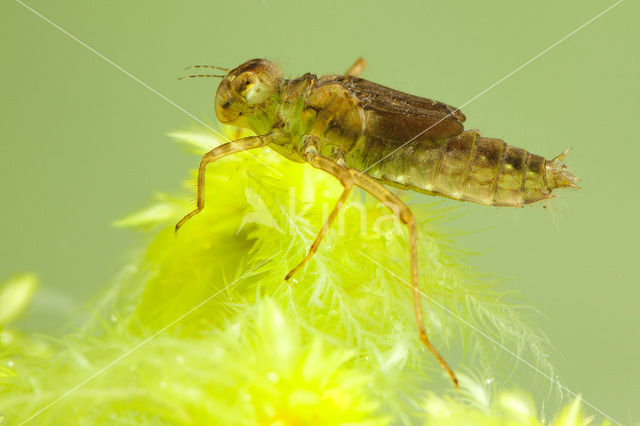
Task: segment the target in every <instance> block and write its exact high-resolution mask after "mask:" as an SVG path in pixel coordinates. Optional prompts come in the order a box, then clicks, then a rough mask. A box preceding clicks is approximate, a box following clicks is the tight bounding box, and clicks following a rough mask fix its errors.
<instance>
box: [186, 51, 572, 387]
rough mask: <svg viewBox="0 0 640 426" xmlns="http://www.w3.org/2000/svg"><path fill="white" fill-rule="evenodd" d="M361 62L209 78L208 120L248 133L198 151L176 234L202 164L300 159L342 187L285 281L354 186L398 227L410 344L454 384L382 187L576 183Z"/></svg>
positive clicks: (506, 197) (268, 65) (545, 193)
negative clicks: (415, 336)
mask: <svg viewBox="0 0 640 426" xmlns="http://www.w3.org/2000/svg"><path fill="white" fill-rule="evenodd" d="M364 65H365V62H364V60H362V59H360V60H358V61H356V63H355V64H354V65H353V66H352V67H351V68H350V69H349V71H347V74H346V75H344V76H339V75H330V76H325V77H320V78H318V77H317V76H316V75H314V74H309V73H307V74H304V75H303V76H301V77H299V78H296V79H293V80H285V79H283V78H282V75H281V72H280V69H279V68H278V66H277V65H275V64H274V63H272V62H269V61H267V60H264V59H253V60H250V61H247V62H245V63H244V64H242V65H240V66H239V67H237V68H235V69H233V70H231V71H228V73H227V74H226V75H216V76H213V77H221V78H222V82H221V83H220V86H219V87H218V91H217V93H216V98H215V110H216V115H217V117H218V119H219V120H220V121H221V122H223V123H228V124H232V125H234V126H238V127H245V128H249V129H251V130H253V131H254V132H255V133H256V136H251V137H248V138H243V139H239V140H236V141H232V142H228V143H226V144H224V145H221V146H219V147H216V148H214V149H213V150H211V151H210V152H208V153H207V154H205V156H204V157H203V158H202V161H201V163H200V168H199V170H198V197H197V200H198V202H197V208H196V209H195V210H194V211H192V212H190V213H189V214H187V215H186V216H185V217H184V218H183V219H182V220H180V222H178V224H177V225H176V231H177V230H178V229H179V228H180V227H181V226H182V225H183V224H184V223H185V222H186V221H187V220H189V219H190V218H191V217H193V216H194V215H196V214H197V213H199V212H200V211H201V210H202V209H203V208H204V185H205V171H206V166H207V164H209V163H211V162H213V161H216V160H217V159H220V158H223V157H225V156H227V155H231V154H234V153H237V152H240V151H246V150H249V149H254V148H260V147H264V146H269V147H271V148H273V149H274V150H276V151H278V152H279V153H281V154H282V155H284V156H285V157H286V158H288V159H290V160H292V161H297V162H307V163H309V164H310V165H311V166H313V167H315V168H318V169H321V170H324V171H325V172H327V173H330V174H332V175H333V176H335V177H336V178H337V179H339V180H340V182H341V183H342V185H343V187H344V190H343V193H342V195H341V196H340V197H339V199H338V201H337V202H336V205H335V207H334V209H333V210H332V212H331V214H330V215H329V217H328V219H327V220H326V222H325V223H324V225H323V227H322V229H321V230H320V232H319V234H318V236H317V237H316V239H315V241H314V243H313V245H312V246H311V248H310V249H309V252H308V254H307V256H306V257H305V259H304V260H303V261H302V262H300V263H299V264H298V265H297V266H296V267H295V268H294V269H293V270H291V271H290V272H289V274H287V276H286V278H285V279H287V280H288V279H289V278H291V276H292V275H293V274H294V273H295V272H296V271H298V270H300V269H301V268H302V267H303V266H304V265H305V264H306V263H307V262H308V261H309V259H310V258H311V257H312V256H313V254H314V253H315V252H316V251H317V249H318V246H319V245H320V242H321V241H322V239H323V238H324V236H325V235H326V233H327V231H328V230H329V227H330V225H331V223H332V221H333V220H334V219H335V218H336V216H337V214H338V212H339V210H340V209H341V208H342V206H343V205H344V203H345V201H346V200H347V198H348V197H349V195H350V193H351V191H352V189H353V187H354V186H358V187H360V188H362V189H364V190H365V191H367V192H368V193H370V194H371V195H373V196H374V197H376V198H377V199H378V200H379V201H381V202H383V203H385V204H386V205H387V206H389V208H391V210H392V211H393V212H394V214H395V215H396V216H397V217H398V219H399V220H400V221H401V222H402V223H403V224H405V225H407V227H408V230H409V252H410V270H411V287H412V289H413V301H414V310H415V316H416V322H417V325H418V330H419V333H420V340H421V341H422V342H423V343H424V344H425V346H426V347H427V349H428V350H429V351H430V352H431V353H432V354H433V355H434V356H435V357H436V359H437V360H438V362H439V363H440V364H441V365H442V367H443V368H444V369H445V370H446V372H447V374H448V375H449V376H450V378H451V379H452V381H453V382H454V384H455V386H456V387H457V386H458V381H457V379H456V376H455V374H454V373H453V370H452V369H451V368H450V367H449V365H448V364H447V363H446V362H445V360H444V359H443V358H442V356H441V355H440V354H439V353H438V351H437V350H436V349H435V347H434V346H433V345H432V344H431V342H430V341H429V338H428V337H427V332H426V328H425V325H424V321H423V315H422V305H421V301H420V291H419V287H418V262H417V251H418V243H417V228H416V220H415V218H414V216H413V214H412V213H411V210H410V209H409V208H408V207H407V206H406V204H404V203H403V202H402V200H400V199H399V198H398V197H397V196H396V195H395V194H393V193H392V192H390V191H389V190H388V189H387V188H385V187H384V186H383V185H382V184H383V183H384V184H389V185H393V186H397V187H400V188H403V189H410V190H415V191H419V192H425V193H428V194H432V195H441V196H445V197H449V198H453V199H456V200H465V201H473V202H476V203H481V204H488V205H495V206H522V205H525V204H530V203H533V202H536V201H539V200H542V199H545V198H550V197H552V196H553V195H552V191H553V190H554V189H556V188H561V187H577V185H576V183H575V182H576V181H577V179H576V178H575V177H574V176H573V175H571V174H570V173H569V172H568V171H567V170H566V167H565V166H564V164H563V163H562V161H563V160H564V157H565V156H566V151H565V152H564V153H563V154H561V155H559V156H557V157H556V158H554V159H553V160H550V161H546V160H545V159H544V158H543V157H540V156H538V155H535V154H531V153H529V152H528V151H526V150H524V149H522V148H516V147H513V146H509V145H507V144H506V143H505V142H504V141H502V140H500V139H492V138H485V137H483V136H481V135H480V133H479V132H478V131H475V130H466V131H465V130H464V126H463V124H462V123H463V122H464V121H465V116H464V115H463V114H462V113H461V112H460V111H459V110H457V109H456V108H454V107H451V106H449V105H446V104H443V103H441V102H437V101H432V100H430V99H426V98H421V97H418V96H413V95H409V94H407V93H403V92H400V91H397V90H393V89H390V88H387V87H384V86H381V85H379V84H376V83H373V82H370V81H367V80H364V79H361V78H358V77H356V76H355V75H356V74H358V73H359V72H360V71H361V70H362V69H363V68H364ZM199 67H206V66H199ZM213 68H217V69H221V68H220V67H213ZM222 70H224V71H226V69H222ZM201 76H202V75H197V76H190V77H201Z"/></svg>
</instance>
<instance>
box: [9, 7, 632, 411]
mask: <svg viewBox="0 0 640 426" xmlns="http://www.w3.org/2000/svg"><path fill="white" fill-rule="evenodd" d="M26 4H27V5H28V6H29V7H32V8H33V9H35V10H36V11H37V12H38V13H40V14H42V16H44V17H46V18H47V19H49V20H51V21H52V22H53V23H54V24H55V25H57V26H59V27H60V28H62V29H64V30H66V31H68V32H69V33H70V34H72V35H74V36H75V37H77V38H78V39H79V40H80V41H82V42H83V43H86V44H87V45H88V46H91V47H92V48H94V49H95V50H97V51H98V52H100V53H101V54H102V55H104V56H105V57H106V58H108V59H109V60H110V61H113V63H115V64H117V65H118V66H120V67H122V68H123V69H125V70H126V71H127V72H129V73H131V74H132V75H134V76H135V77H137V78H138V79H140V80H141V81H143V82H144V83H146V84H147V85H149V86H150V87H152V88H153V89H155V90H157V91H158V92H159V93H160V94H162V95H163V96H166V97H167V98H168V99H170V100H172V101H173V102H175V103H176V104H177V105H179V106H180V107H182V108H184V109H185V110H187V111H189V112H190V113H192V114H194V115H195V116H196V117H198V118H199V119H201V120H203V121H204V122H206V123H208V124H215V123H216V121H215V116H214V113H213V104H212V100H213V95H214V93H215V89H216V87H217V83H218V81H217V80H213V79H199V80H190V81H178V80H177V77H179V76H181V75H184V74H185V73H184V72H183V68H184V67H185V66H187V65H192V64H201V63H204V64H215V65H220V66H224V67H229V68H233V67H235V66H237V65H239V64H240V63H242V62H243V61H245V60H247V59H250V58H254V57H265V58H268V59H271V60H273V61H275V62H277V63H278V64H280V65H281V66H282V68H283V70H284V72H285V74H287V75H290V76H296V75H300V74H302V73H304V72H314V73H317V74H328V73H342V72H344V71H345V70H346V69H347V68H348V67H349V65H351V63H352V62H353V61H354V60H355V59H356V58H357V57H358V56H363V57H365V58H366V59H367V61H368V63H369V66H368V67H367V69H366V70H365V72H364V74H363V75H362V76H363V77H364V78H367V79H370V80H373V81H376V82H378V83H381V84H385V85H388V86H391V87H393V88H396V89H399V90H403V91H406V92H410V93H413V94H416V95H422V96H425V97H429V98H433V99H438V100H441V101H444V102H446V103H449V104H451V105H454V106H460V105H462V104H464V103H466V102H467V101H468V100H469V99H471V98H473V97H474V96H475V95H477V94H479V93H480V92H482V91H483V90H485V89H486V88H488V87H489V86H491V85H492V84H494V83H495V82H497V81H498V80H500V79H502V78H503V77H505V76H506V75H507V74H509V73H511V72H512V71H513V70H515V69H516V68H518V67H519V66H521V65H522V64H524V63H525V62H527V61H529V60H530V59H532V58H533V57H534V56H536V55H538V54H539V53H540V52H542V51H543V50H545V49H546V48H547V47H549V46H551V45H552V44H554V43H556V42H557V41H559V40H560V39H562V38H563V37H565V36H567V35H568V34H569V33H571V32H572V31H574V30H575V29H577V28H578V27H580V26H581V25H583V24H585V23H586V22H587V21H589V20H591V19H592V18H594V17H595V16H596V15H598V14H599V13H601V12H602V11H603V10H605V9H606V8H608V7H610V6H612V5H613V4H614V1H613V0H610V1H605V0H588V1H584V0H582V1H577V0H573V1H566V2H556V1H550V0H541V1H537V2H528V3H525V2H509V1H485V2H472V1H449V2H433V1H426V2H425V1H405V0H396V1H394V2H391V3H386V2H385V3H380V5H379V6H378V5H374V4H373V3H372V2H369V1H353V2H342V1H323V2H308V3H305V2H294V1H272V0H263V1H244V2H232V1H226V2H221V1H217V2H212V1H190V2H188V3H183V2H153V1H136V2H131V1H124V0H116V1H108V2H106V1H103V2H71V1H57V2H47V1H44V0H29V1H28V2H27V3H26ZM638 12H640V7H639V6H638V4H637V2H633V1H632V0H627V1H624V2H622V3H620V4H619V5H618V6H616V7H615V8H613V9H612V10H610V11H609V12H607V13H606V14H604V15H603V16H601V17H600V18H598V19H597V20H595V21H594V22H592V23H591V24H589V25H587V26H586V27H584V28H583V29H582V30H580V31H579V32H577V33H576V34H574V35H572V36H571V37H569V38H567V39H566V40H565V41H563V42H562V43H560V44H559V45H557V46H556V47H555V48H553V49H551V50H550V51H548V52H547V53H545V54H544V55H542V56H541V57H539V58H538V59H536V60H535V61H533V62H532V63H530V64H528V65H527V66H525V67H524V68H522V69H521V70H519V71H518V72H516V73H515V74H513V75H512V76H510V77H509V78H507V79H506V80H504V81H503V82H501V83H500V84H498V85H497V86H495V87H494V88H492V89H491V90H489V91H488V92H486V93H484V94H483V95H482V96H480V97H478V98H477V99H475V100H474V101H473V102H471V103H469V105H466V106H465V107H464V109H463V111H464V113H465V114H466V116H467V122H466V123H465V124H466V126H467V127H468V128H478V129H481V131H482V132H483V134H484V135H486V136H490V137H498V138H502V139H504V140H505V141H507V142H508V143H510V144H512V145H516V146H520V147H523V148H527V149H529V150H530V151H532V152H534V153H536V154H540V155H543V156H545V157H546V158H552V157H553V156H555V155H557V154H559V153H560V152H562V151H563V150H564V149H566V148H567V147H573V148H574V149H573V151H572V152H571V153H570V154H569V157H568V165H569V167H570V170H571V171H573V172H574V173H575V174H576V175H577V176H579V177H580V178H581V179H582V181H581V182H580V184H581V186H582V190H581V191H558V195H559V199H556V200H553V201H552V202H550V203H548V208H547V209H543V208H542V206H541V205H536V206H531V207H528V208H524V209H508V208H493V207H483V206H478V205H471V204H463V203H457V202H455V201H449V200H446V201H444V203H449V204H450V205H453V204H457V205H459V207H460V211H461V212H463V215H462V217H459V218H456V219H455V220H453V221H452V222H449V223H448V225H447V226H448V227H449V228H451V229H455V230H459V231H462V233H463V234H465V235H463V236H460V237H457V241H458V242H459V243H460V247H464V248H467V249H470V250H472V251H474V252H477V253H480V255H479V256H475V257H474V258H473V259H472V262H473V263H474V265H476V266H477V268H478V269H479V270H480V271H482V272H487V273H490V274H493V275H495V276H498V277H502V278H505V279H506V280H505V284H504V285H505V287H506V288H509V289H513V290H516V291H518V292H519V293H520V294H521V295H522V296H523V298H524V300H525V302H526V303H528V304H530V305H531V306H533V307H535V308H537V309H539V310H540V311H541V312H542V314H543V315H542V316H539V317H537V322H536V325H537V326H538V327H539V328H540V329H541V330H543V331H544V332H545V333H546V334H547V335H548V336H549V337H550V339H551V342H552V343H553V345H554V347H555V351H554V352H553V353H552V359H553V362H554V363H555V365H556V367H557V368H558V370H559V372H560V375H561V376H560V378H561V381H562V383H563V384H564V385H566V386H567V387H568V388H570V389H571V390H573V391H574V392H576V393H579V394H582V396H583V397H584V398H585V399H586V400H587V401H589V402H590V403H592V404H594V405H595V406H597V407H599V408H600V409H601V410H603V411H604V412H606V413H607V414H609V415H610V416H612V417H614V418H616V419H617V420H619V421H622V422H624V423H631V422H633V421H638V420H639V419H640V406H638V404H637V403H638V401H639V400H640V367H639V366H638V351H639V350H640V338H639V337H640V312H639V306H640V285H639V284H640V280H639V279H638V271H637V270H635V269H633V268H634V267H635V266H637V265H636V262H637V261H638V258H639V256H638V254H639V252H638V243H640V230H639V229H638V225H637V217H638V207H640V201H639V199H638V195H639V194H638V193H639V190H638V183H639V180H640V179H639V178H638V172H637V169H636V166H637V164H638V161H639V160H638V159H639V158H640V143H639V141H638V138H637V136H636V135H637V133H638V130H637V126H636V122H637V116H638V113H639V112H640V90H639V89H640V83H639V80H638V76H639V75H640V59H639V58H638V43H639V42H640V29H638V24H637V19H638V16H639V15H638ZM0 33H1V34H2V37H1V39H2V42H1V43H2V46H3V52H4V53H3V64H4V65H3V66H2V67H1V68H0V87H1V88H2V92H1V93H2V100H1V104H0V108H2V111H1V114H2V117H3V118H2V120H1V123H2V137H3V140H2V142H1V143H0V193H1V194H2V208H1V209H0V241H1V244H0V281H4V280H6V279H9V278H10V277H11V276H13V275H14V274H17V273H21V272H29V271H31V272H35V273H37V275H38V276H39V277H40V280H41V288H40V291H39V292H38V294H37V296H36V299H35V301H34V303H33V304H32V306H31V307H30V308H29V311H28V312H27V314H26V315H25V316H24V317H23V318H22V320H21V322H20V323H18V324H17V326H18V327H20V328H21V329H23V330H25V331H36V332H46V333H55V332H56V331H58V330H61V329H62V328H63V327H64V326H65V325H66V324H67V323H68V321H69V319H70V318H71V317H73V316H74V315H76V314H77V313H80V312H85V311H86V310H87V309H88V307H89V306H90V301H91V300H92V298H94V297H96V295H98V294H100V292H101V291H103V290H104V289H105V288H106V287H107V286H108V285H109V282H110V280H111V279H112V277H114V275H116V274H117V272H118V271H119V270H120V269H121V268H122V266H123V265H124V264H125V262H126V260H127V258H128V257H129V256H130V255H131V254H132V253H133V252H134V250H135V248H136V247H139V245H140V236H139V235H136V234H135V233H132V232H131V231H128V230H123V229H117V228H114V227H112V226H111V223H113V222H114V221H115V220H117V219H118V218H121V217H123V216H125V215H127V214H128V213H130V212H132V211H134V210H136V209H139V208H142V207H144V206H146V205H147V204H148V203H149V201H150V200H151V199H152V197H153V196H154V194H155V192H156V191H163V192H168V193H171V194H183V195H184V194H185V193H186V192H185V191H187V189H186V188H185V187H184V185H183V182H184V179H185V178H186V177H188V170H189V169H191V168H194V167H196V165H197V162H198V159H197V158H195V157H194V156H192V155H189V154H187V153H185V152H183V151H182V150H181V149H180V147H179V146H178V145H176V144H175V143H174V142H173V141H172V140H171V139H170V138H169V137H168V136H167V135H166V134H167V133H168V132H171V131H174V130H179V129H185V128H197V127H200V125H199V124H198V123H197V122H196V121H194V120H193V119H192V118H190V117H189V116H187V115H186V114H185V113H184V112H183V111H181V110H179V109H178V108H176V107H175V106H173V105H171V104H170V103H169V102H167V101H166V100H164V99H163V98H162V97H160V96H158V94H156V93H153V92H152V91H150V90H149V89H148V88H145V87H144V86H143V85H141V84H140V83H139V82H136V81H135V80H134V79H132V78H131V77H130V76H127V75H126V74H125V73H123V72H122V71H121V70H118V69H117V68H116V67H115V66H114V65H112V64H110V63H108V62H106V61H105V60H103V59H101V58H100V57H99V56H98V55H96V54H95V53H93V52H91V51H90V50H88V49H87V48H86V47H84V46H82V45H80V44H79V43H78V42H76V41H74V40H72V39H71V38H70V37H69V36H68V35H65V34H64V33H63V32H62V31H60V30H59V29H56V28H55V27H54V26H52V25H51V24H49V23H47V22H46V21H45V20H43V18H42V17H39V16H38V15H36V14H35V13H34V12H33V11H30V10H29V9H27V8H26V7H25V6H23V5H22V4H21V3H20V2H16V1H14V0H10V1H5V2H2V5H0ZM418 197H423V196H422V195H420V196H418ZM424 197H426V196H424ZM478 338H479V339H481V338H482V337H478ZM514 364H516V361H515V360H514ZM521 368H526V367H521ZM517 385H518V386H520V387H525V388H526V386H527V383H519V384H517Z"/></svg>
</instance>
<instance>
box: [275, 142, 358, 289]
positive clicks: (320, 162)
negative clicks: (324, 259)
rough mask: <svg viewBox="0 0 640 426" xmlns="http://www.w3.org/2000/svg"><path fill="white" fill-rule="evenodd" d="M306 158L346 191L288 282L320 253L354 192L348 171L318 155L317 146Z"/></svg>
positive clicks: (308, 152) (288, 275)
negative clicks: (319, 248)
mask: <svg viewBox="0 0 640 426" xmlns="http://www.w3.org/2000/svg"><path fill="white" fill-rule="evenodd" d="M304 157H305V160H307V161H308V162H309V164H311V165H312V166H313V167H315V168H317V169H320V170H324V171H325V172H327V173H329V174H331V175H333V176H335V177H336V178H338V179H339V180H340V183H342V186H343V187H344V189H343V190H342V194H341V195H340V197H339V198H338V201H337V202H336V205H335V206H334V207H333V210H331V213H330V214H329V217H328V218H327V220H326V221H325V222H324V224H323V225H322V229H320V232H319V233H318V236H317V237H316V239H315V240H314V241H313V244H312V245H311V248H309V252H308V253H307V256H306V257H305V258H304V259H303V260H302V262H300V263H299V264H298V265H297V266H296V267H295V268H293V269H292V270H291V271H290V272H289V273H288V274H287V276H286V277H285V278H284V279H285V280H287V281H289V279H291V277H292V276H293V275H294V274H295V273H296V272H298V271H299V270H300V269H301V268H302V267H303V266H304V265H306V264H307V262H309V260H311V258H312V257H313V255H314V254H315V253H316V251H318V246H320V243H321V242H322V240H323V238H324V236H325V235H326V234H327V232H328V231H329V227H330V226H331V223H333V221H334V220H335V218H336V217H337V216H338V213H339V212H340V209H341V208H342V207H343V206H344V203H345V202H346V200H347V198H349V195H350V194H351V191H352V190H353V177H352V176H351V174H350V173H349V172H348V171H347V169H345V168H344V167H342V166H341V165H339V164H338V162H337V161H335V160H332V159H330V158H327V157H323V156H321V155H319V154H318V153H317V149H316V148H315V146H313V145H310V146H309V147H308V148H307V149H306V150H305V155H304Z"/></svg>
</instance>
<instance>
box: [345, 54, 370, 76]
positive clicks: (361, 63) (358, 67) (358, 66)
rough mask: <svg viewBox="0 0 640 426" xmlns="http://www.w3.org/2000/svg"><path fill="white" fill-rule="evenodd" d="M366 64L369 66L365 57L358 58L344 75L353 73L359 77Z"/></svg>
mask: <svg viewBox="0 0 640 426" xmlns="http://www.w3.org/2000/svg"><path fill="white" fill-rule="evenodd" d="M366 66H367V61H365V60H364V58H358V59H356V61H355V62H354V63H353V65H351V66H350V67H349V69H348V70H347V72H346V73H344V75H352V76H354V77H357V76H359V75H360V73H361V72H362V71H363V70H364V67H366Z"/></svg>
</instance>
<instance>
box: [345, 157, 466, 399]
mask: <svg viewBox="0 0 640 426" xmlns="http://www.w3.org/2000/svg"><path fill="white" fill-rule="evenodd" d="M349 172H350V173H351V175H352V176H353V181H354V183H355V184H356V186H359V187H360V188H362V189H364V190H365V191H367V192H368V193H369V194H371V195H373V196H374V197H376V198H377V199H378V200H380V201H381V202H383V203H384V204H385V205H386V206H387V207H389V209H391V211H392V212H393V213H394V214H395V215H396V216H397V217H398V219H400V221H401V222H402V223H404V224H405V225H407V228H408V229H409V256H410V264H411V288H412V290H413V309H414V313H415V317H416V322H417V324H418V331H419V333H420V340H421V341H422V343H423V344H424V345H425V346H426V347H427V349H428V350H429V352H431V354H432V355H433V356H434V357H435V358H436V360H438V363H440V365H441V366H442V368H444V370H445V371H446V372H447V374H448V375H449V377H450V378H451V381H453V384H454V386H455V388H456V389H458V379H457V377H456V375H455V373H454V372H453V370H451V367H449V364H447V362H446V361H445V360H444V358H443V357H442V355H440V353H439V352H438V351H437V349H436V348H435V347H434V346H433V344H432V343H431V341H430V340H429V337H428V336H427V330H426V328H425V325H424V319H423V314H422V304H421V300H420V287H419V286H418V241H417V229H416V220H415V218H414V216H413V213H411V210H410V209H409V207H407V205H406V204H405V203H403V202H402V200H400V199H399V198H398V197H397V196H395V195H394V194H393V193H392V192H391V191H389V190H388V189H387V188H385V187H384V186H382V184H381V183H379V182H378V181H376V180H374V179H373V178H371V177H369V176H367V175H365V174H363V173H361V172H360V171H359V170H355V169H349Z"/></svg>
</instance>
